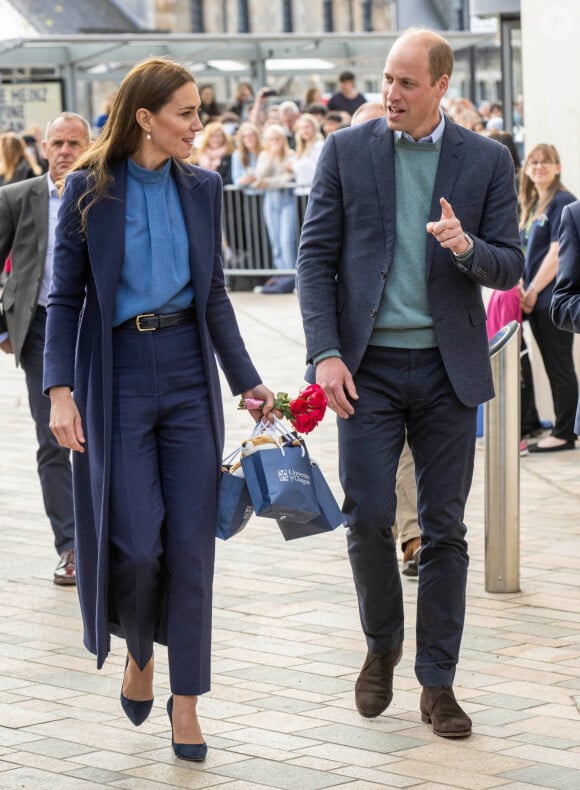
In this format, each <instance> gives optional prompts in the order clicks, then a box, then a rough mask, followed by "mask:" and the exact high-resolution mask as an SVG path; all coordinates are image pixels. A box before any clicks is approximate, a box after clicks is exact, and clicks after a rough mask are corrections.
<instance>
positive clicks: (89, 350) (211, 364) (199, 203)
mask: <svg viewBox="0 0 580 790" xmlns="http://www.w3.org/2000/svg"><path fill="white" fill-rule="evenodd" d="M126 171H127V166H126V163H125V162H122V163H119V164H117V165H115V166H114V167H113V168H112V175H113V183H112V186H111V189H110V197H107V198H106V199H103V200H100V201H99V202H98V203H96V204H95V205H94V206H93V207H92V208H91V209H90V210H89V212H88V216H87V227H86V236H83V234H82V233H81V231H80V225H79V211H78V206H77V204H78V200H79V197H80V196H81V195H82V194H83V193H84V191H85V187H86V182H87V173H86V172H84V171H78V172H75V173H72V174H71V175H70V176H69V177H68V178H67V182H66V187H65V191H64V194H63V198H62V203H61V208H60V213H59V222H58V225H57V229H56V241H55V252H54V270H53V279H52V286H51V293H50V296H49V302H48V308H47V311H48V318H47V328H46V346H45V370H44V389H45V391H46V390H48V389H49V388H50V387H54V386H58V385H68V386H70V387H71V388H72V389H74V398H75V402H76V403H77V405H78V407H79V410H80V413H81V417H82V419H83V425H84V430H85V436H86V441H87V445H86V452H85V453H82V454H81V453H73V478H74V497H75V520H76V555H77V556H76V559H77V582H78V584H77V586H78V592H79V599H80V603H81V609H82V613H83V625H84V642H85V645H86V647H87V648H88V649H89V650H90V651H91V652H93V653H95V654H96V655H97V665H98V666H99V667H100V666H102V664H103V662H104V660H105V658H106V656H107V653H108V652H109V649H110V627H109V623H111V624H113V625H114V624H115V623H116V619H115V613H114V612H111V611H110V610H109V601H108V594H107V593H108V548H109V489H110V472H111V442H110V437H111V425H112V401H113V365H112V363H113V316H114V311H115V295H116V290H117V284H118V282H119V276H120V272H121V266H122V263H123V256H124V239H125V197H126V185H127V173H126ZM172 173H173V177H174V178H175V182H176V184H177V190H178V194H179V198H180V201H181V207H182V210H183V216H184V219H185V224H186V228H187V234H188V239H189V263H190V269H191V278H192V282H193V288H194V291H195V309H196V313H197V322H198V327H199V334H200V342H201V348H202V353H203V359H204V366H205V373H206V379H207V383H208V390H209V401H210V408H211V415H210V419H211V422H212V426H213V430H214V436H215V443H216V448H217V453H216V455H217V456H218V457H220V458H221V454H222V450H223V439H224V424H223V411H222V399H221V392H220V383H219V376H218V369H217V365H216V354H217V356H218V358H219V361H220V366H221V367H222V368H223V370H224V373H225V375H226V378H227V380H228V383H229V385H230V387H231V390H232V392H233V393H234V394H239V393H241V392H244V391H245V390H248V389H251V388H253V387H254V386H256V385H257V384H259V383H260V377H259V375H258V373H257V371H256V369H255V368H254V366H253V364H252V362H251V360H250V358H249V356H248V353H247V351H246V349H245V346H244V343H243V340H242V338H241V336H240V332H239V329H238V325H237V321H236V317H235V314H234V310H233V307H232V305H231V302H230V300H229V298H228V295H227V293H226V290H225V284H224V275H223V263H222V257H221V246H222V225H221V207H222V183H221V179H220V177H219V176H218V175H217V173H213V172H211V171H209V170H204V169H202V168H199V167H193V166H191V165H181V166H180V167H178V166H176V165H175V164H174V165H173V167H172ZM216 479H217V475H216ZM216 500H217V490H216ZM165 628H166V626H165V612H163V613H162V616H161V620H160V623H159V630H158V633H157V634H156V639H157V641H160V642H164V641H165V640H164V636H163V635H164V632H165Z"/></svg>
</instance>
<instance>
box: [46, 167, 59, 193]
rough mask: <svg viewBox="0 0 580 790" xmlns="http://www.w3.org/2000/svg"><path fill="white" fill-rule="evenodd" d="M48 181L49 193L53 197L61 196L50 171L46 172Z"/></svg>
mask: <svg viewBox="0 0 580 790" xmlns="http://www.w3.org/2000/svg"><path fill="white" fill-rule="evenodd" d="M46 183H47V185H48V194H49V196H50V197H52V198H53V197H56V198H60V195H59V193H58V189H57V188H56V186H55V183H54V181H53V180H52V178H51V177H50V173H49V172H48V171H47V172H46Z"/></svg>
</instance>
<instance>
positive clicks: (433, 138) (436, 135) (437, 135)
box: [395, 110, 445, 143]
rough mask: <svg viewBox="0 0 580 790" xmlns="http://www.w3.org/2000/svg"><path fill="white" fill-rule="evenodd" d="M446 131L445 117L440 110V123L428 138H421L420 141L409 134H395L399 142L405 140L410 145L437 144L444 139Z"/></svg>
mask: <svg viewBox="0 0 580 790" xmlns="http://www.w3.org/2000/svg"><path fill="white" fill-rule="evenodd" d="M444 131H445V116H444V115H443V113H442V112H441V110H439V123H438V124H437V126H436V127H435V129H433V131H432V132H431V134H428V135H427V136H426V137H421V138H420V139H419V140H415V139H414V138H413V137H411V135H410V134H408V132H395V134H396V135H397V139H398V140H401V139H403V140H406V141H407V142H409V143H436V142H438V141H439V140H440V139H441V137H443V132H444Z"/></svg>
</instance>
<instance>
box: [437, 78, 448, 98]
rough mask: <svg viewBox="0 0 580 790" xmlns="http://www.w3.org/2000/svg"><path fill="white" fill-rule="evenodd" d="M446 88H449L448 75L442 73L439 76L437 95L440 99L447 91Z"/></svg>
mask: <svg viewBox="0 0 580 790" xmlns="http://www.w3.org/2000/svg"><path fill="white" fill-rule="evenodd" d="M448 88H449V76H448V75H447V74H442V75H441V76H440V77H439V96H440V98H441V99H442V98H443V97H444V96H445V94H446V93H447V90H448Z"/></svg>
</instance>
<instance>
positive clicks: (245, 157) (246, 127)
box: [236, 121, 262, 167]
mask: <svg viewBox="0 0 580 790" xmlns="http://www.w3.org/2000/svg"><path fill="white" fill-rule="evenodd" d="M244 133H246V134H253V135H255V136H256V150H255V152H254V153H255V154H256V157H257V156H258V154H259V153H260V151H261V150H262V136H261V134H260V130H259V128H258V127H257V126H256V124H255V123H251V122H250V121H244V123H243V124H241V126H240V128H239V129H238V131H237V132H236V141H237V144H238V151H239V152H240V159H241V161H242V165H243V166H244V167H249V166H250V149H249V148H248V147H247V146H246V144H245V143H244V140H243V135H244Z"/></svg>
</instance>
